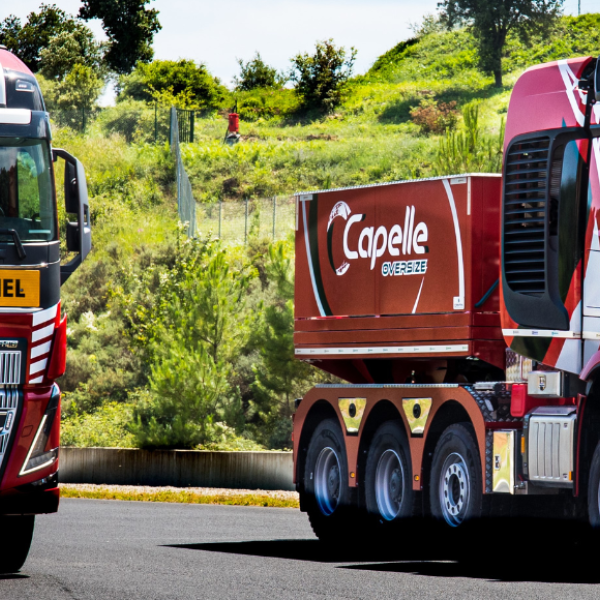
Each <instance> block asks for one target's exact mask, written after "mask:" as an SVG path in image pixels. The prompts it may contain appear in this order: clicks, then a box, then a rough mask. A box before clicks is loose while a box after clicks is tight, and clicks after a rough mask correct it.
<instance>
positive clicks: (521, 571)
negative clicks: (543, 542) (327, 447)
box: [337, 553, 600, 584]
mask: <svg viewBox="0 0 600 600" xmlns="http://www.w3.org/2000/svg"><path fill="white" fill-rule="evenodd" d="M517 554H518V553H517ZM515 559H516V560H515ZM519 559H523V556H518V557H517V556H515V557H512V560H510V561H507V560H502V559H499V558H498V557H496V558H494V557H492V556H490V558H489V563H488V564H482V562H481V561H477V562H476V563H472V564H471V563H469V562H468V561H463V560H461V561H457V562H439V561H438V562H436V561H403V562H386V563H377V564H359V565H342V566H339V567H337V568H339V569H350V570H357V571H379V572H385V573H412V574H414V575H424V576H426V577H468V578H471V579H485V580H487V581H503V582H516V581H523V582H525V581H530V582H538V583H571V584H577V583H588V584H589V583H600V573H598V571H597V562H592V561H587V565H582V563H581V561H576V560H570V561H566V562H565V561H564V560H561V561H560V563H557V562H556V561H555V560H553V559H552V558H551V557H547V558H546V560H544V559H543V558H541V562H539V563H537V564H536V563H535V560H536V559H535V558H534V559H533V561H534V562H532V563H529V562H527V559H524V560H523V562H522V563H521V564H519V563H517V561H518V560H519Z"/></svg>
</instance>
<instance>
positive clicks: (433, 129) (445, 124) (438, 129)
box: [410, 98, 458, 133]
mask: <svg viewBox="0 0 600 600" xmlns="http://www.w3.org/2000/svg"><path fill="white" fill-rule="evenodd" d="M410 116H411V117H412V120H413V122H414V123H415V124H416V125H418V126H419V129H420V130H421V133H444V132H446V131H451V130H452V129H454V126H455V125H456V122H457V121H458V111H457V110H456V101H455V100H452V101H451V102H436V101H435V100H434V99H433V98H424V99H423V100H421V102H420V103H419V106H417V107H415V108H413V109H412V110H411V111H410Z"/></svg>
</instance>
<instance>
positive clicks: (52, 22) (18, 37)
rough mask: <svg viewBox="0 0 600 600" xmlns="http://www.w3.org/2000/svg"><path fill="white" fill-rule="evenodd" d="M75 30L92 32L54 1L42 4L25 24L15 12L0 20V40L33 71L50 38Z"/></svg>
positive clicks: (81, 33) (83, 33) (81, 36)
mask: <svg viewBox="0 0 600 600" xmlns="http://www.w3.org/2000/svg"><path fill="white" fill-rule="evenodd" d="M74 32H77V35H78V37H79V38H80V39H81V38H83V37H86V36H87V37H90V36H91V38H92V39H93V35H92V33H91V31H89V29H87V27H85V25H83V24H82V23H78V22H77V21H75V19H73V17H71V16H70V15H68V14H67V13H66V12H65V11H64V10H61V9H60V8H58V6H56V5H55V4H52V5H48V4H42V5H41V6H40V10H39V12H37V13H36V12H31V13H29V15H28V16H27V22H26V23H25V25H21V20H20V19H19V18H17V17H15V16H14V15H10V16H8V17H7V18H6V19H4V21H2V23H0V44H4V45H5V46H6V47H7V48H8V49H9V50H10V51H11V52H14V53H15V54H16V55H17V56H18V57H19V58H20V59H21V60H22V61H23V62H24V63H25V64H26V65H27V66H28V67H29V68H30V69H31V70H32V71H33V72H34V73H35V72H37V71H38V69H39V67H40V61H41V53H42V50H43V49H44V48H47V47H48V46H49V44H50V41H51V40H52V39H53V38H54V37H56V36H57V35H60V34H63V33H74Z"/></svg>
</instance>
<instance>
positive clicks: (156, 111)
mask: <svg viewBox="0 0 600 600" xmlns="http://www.w3.org/2000/svg"><path fill="white" fill-rule="evenodd" d="M157 142H158V102H157V101H156V100H155V101H154V145H156V143H157Z"/></svg>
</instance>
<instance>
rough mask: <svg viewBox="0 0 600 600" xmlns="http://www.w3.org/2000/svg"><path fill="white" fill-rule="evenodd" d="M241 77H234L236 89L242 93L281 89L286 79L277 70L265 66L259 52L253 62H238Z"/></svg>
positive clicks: (240, 60)
mask: <svg viewBox="0 0 600 600" xmlns="http://www.w3.org/2000/svg"><path fill="white" fill-rule="evenodd" d="M238 64H239V65H240V76H239V77H237V76H236V77H234V78H233V81H234V83H235V89H236V90H238V91H240V92H249V91H251V90H255V89H269V88H277V87H281V86H282V85H283V84H284V83H285V81H286V78H285V77H284V76H283V75H279V74H278V73H277V69H274V68H273V67H270V66H269V65H267V64H265V62H264V61H263V59H262V58H261V57H260V54H259V53H258V52H257V53H256V55H255V56H254V58H253V59H252V60H249V61H248V62H247V63H244V61H243V60H242V59H239V60H238Z"/></svg>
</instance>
